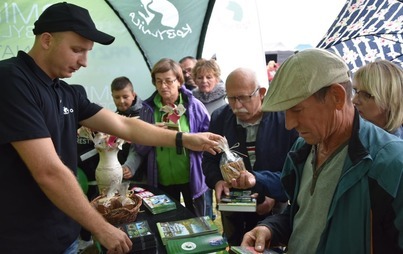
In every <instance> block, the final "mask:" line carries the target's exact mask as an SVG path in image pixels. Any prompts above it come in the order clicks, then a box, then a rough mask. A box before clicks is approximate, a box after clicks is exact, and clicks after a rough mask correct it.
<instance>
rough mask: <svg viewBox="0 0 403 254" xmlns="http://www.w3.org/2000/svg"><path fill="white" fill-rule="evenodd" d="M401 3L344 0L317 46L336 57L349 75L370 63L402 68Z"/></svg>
mask: <svg viewBox="0 0 403 254" xmlns="http://www.w3.org/2000/svg"><path fill="white" fill-rule="evenodd" d="M402 33H403V3H402V0H388V1H386V0H366V1H362V0H348V1H347V2H346V4H345V5H344V7H343V8H342V10H341V12H340V14H339V15H338V17H337V19H336V20H335V21H334V23H333V25H332V26H331V27H330V29H329V30H328V32H327V34H326V35H325V36H324V38H323V39H322V40H321V41H320V42H319V44H318V45H317V47H318V48H325V49H328V50H331V51H334V52H335V53H336V54H338V55H340V56H341V57H342V58H343V59H344V60H345V61H346V63H347V64H348V65H349V67H350V70H351V71H352V72H354V71H356V70H357V69H358V68H359V67H360V66H363V65H365V64H366V63H368V62H373V61H374V60H376V59H378V58H380V59H387V60H390V61H393V62H395V63H396V64H398V65H400V66H402V67H403V54H402V53H403V48H402V44H403V38H402Z"/></svg>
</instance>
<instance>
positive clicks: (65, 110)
mask: <svg viewBox="0 0 403 254" xmlns="http://www.w3.org/2000/svg"><path fill="white" fill-rule="evenodd" d="M63 112H64V114H65V115H68V114H70V113H73V112H74V109H72V108H71V109H68V108H66V107H63Z"/></svg>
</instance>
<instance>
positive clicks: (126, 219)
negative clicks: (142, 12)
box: [91, 194, 142, 225]
mask: <svg viewBox="0 0 403 254" xmlns="http://www.w3.org/2000/svg"><path fill="white" fill-rule="evenodd" d="M104 197H105V196H98V197H96V198H95V199H94V200H92V201H91V204H92V206H93V207H94V208H95V209H96V210H97V211H98V212H99V213H100V214H102V216H104V218H105V219H106V220H107V221H108V222H109V223H111V224H113V225H119V224H125V223H130V222H133V221H135V220H136V218H137V214H138V213H139V211H140V206H141V204H142V199H141V198H140V197H139V196H137V195H135V194H131V195H130V196H129V198H130V199H131V200H133V201H134V204H131V205H125V206H122V205H121V204H120V201H119V200H118V198H119V196H116V197H114V198H112V199H111V203H112V204H111V206H110V207H105V206H103V205H99V204H98V200H100V199H101V198H104ZM113 199H114V200H113ZM116 202H117V203H118V204H120V205H116ZM114 204H115V205H114Z"/></svg>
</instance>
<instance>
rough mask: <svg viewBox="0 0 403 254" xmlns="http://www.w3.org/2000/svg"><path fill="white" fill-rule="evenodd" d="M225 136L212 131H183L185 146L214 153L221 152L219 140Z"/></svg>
mask: <svg viewBox="0 0 403 254" xmlns="http://www.w3.org/2000/svg"><path fill="white" fill-rule="evenodd" d="M222 138H223V137H221V136H220V135H217V134H214V133H211V132H198V133H183V137H182V139H183V146H184V147H186V148H188V149H190V150H193V151H202V152H204V151H206V152H209V153H211V154H213V155H215V154H216V153H218V152H221V149H220V148H219V147H218V142H217V141H218V140H221V139H222Z"/></svg>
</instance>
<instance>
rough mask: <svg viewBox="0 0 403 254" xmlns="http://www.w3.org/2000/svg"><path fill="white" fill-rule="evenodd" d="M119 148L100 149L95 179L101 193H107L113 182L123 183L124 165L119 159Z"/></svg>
mask: <svg viewBox="0 0 403 254" xmlns="http://www.w3.org/2000/svg"><path fill="white" fill-rule="evenodd" d="M118 152H119V149H118V148H116V149H98V153H99V163H98V166H97V168H96V170H95V180H96V181H97V184H98V190H99V193H100V194H106V193H107V192H108V190H109V187H110V186H111V185H113V184H119V183H122V178H123V172H122V165H121V164H120V163H119V160H118Z"/></svg>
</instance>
